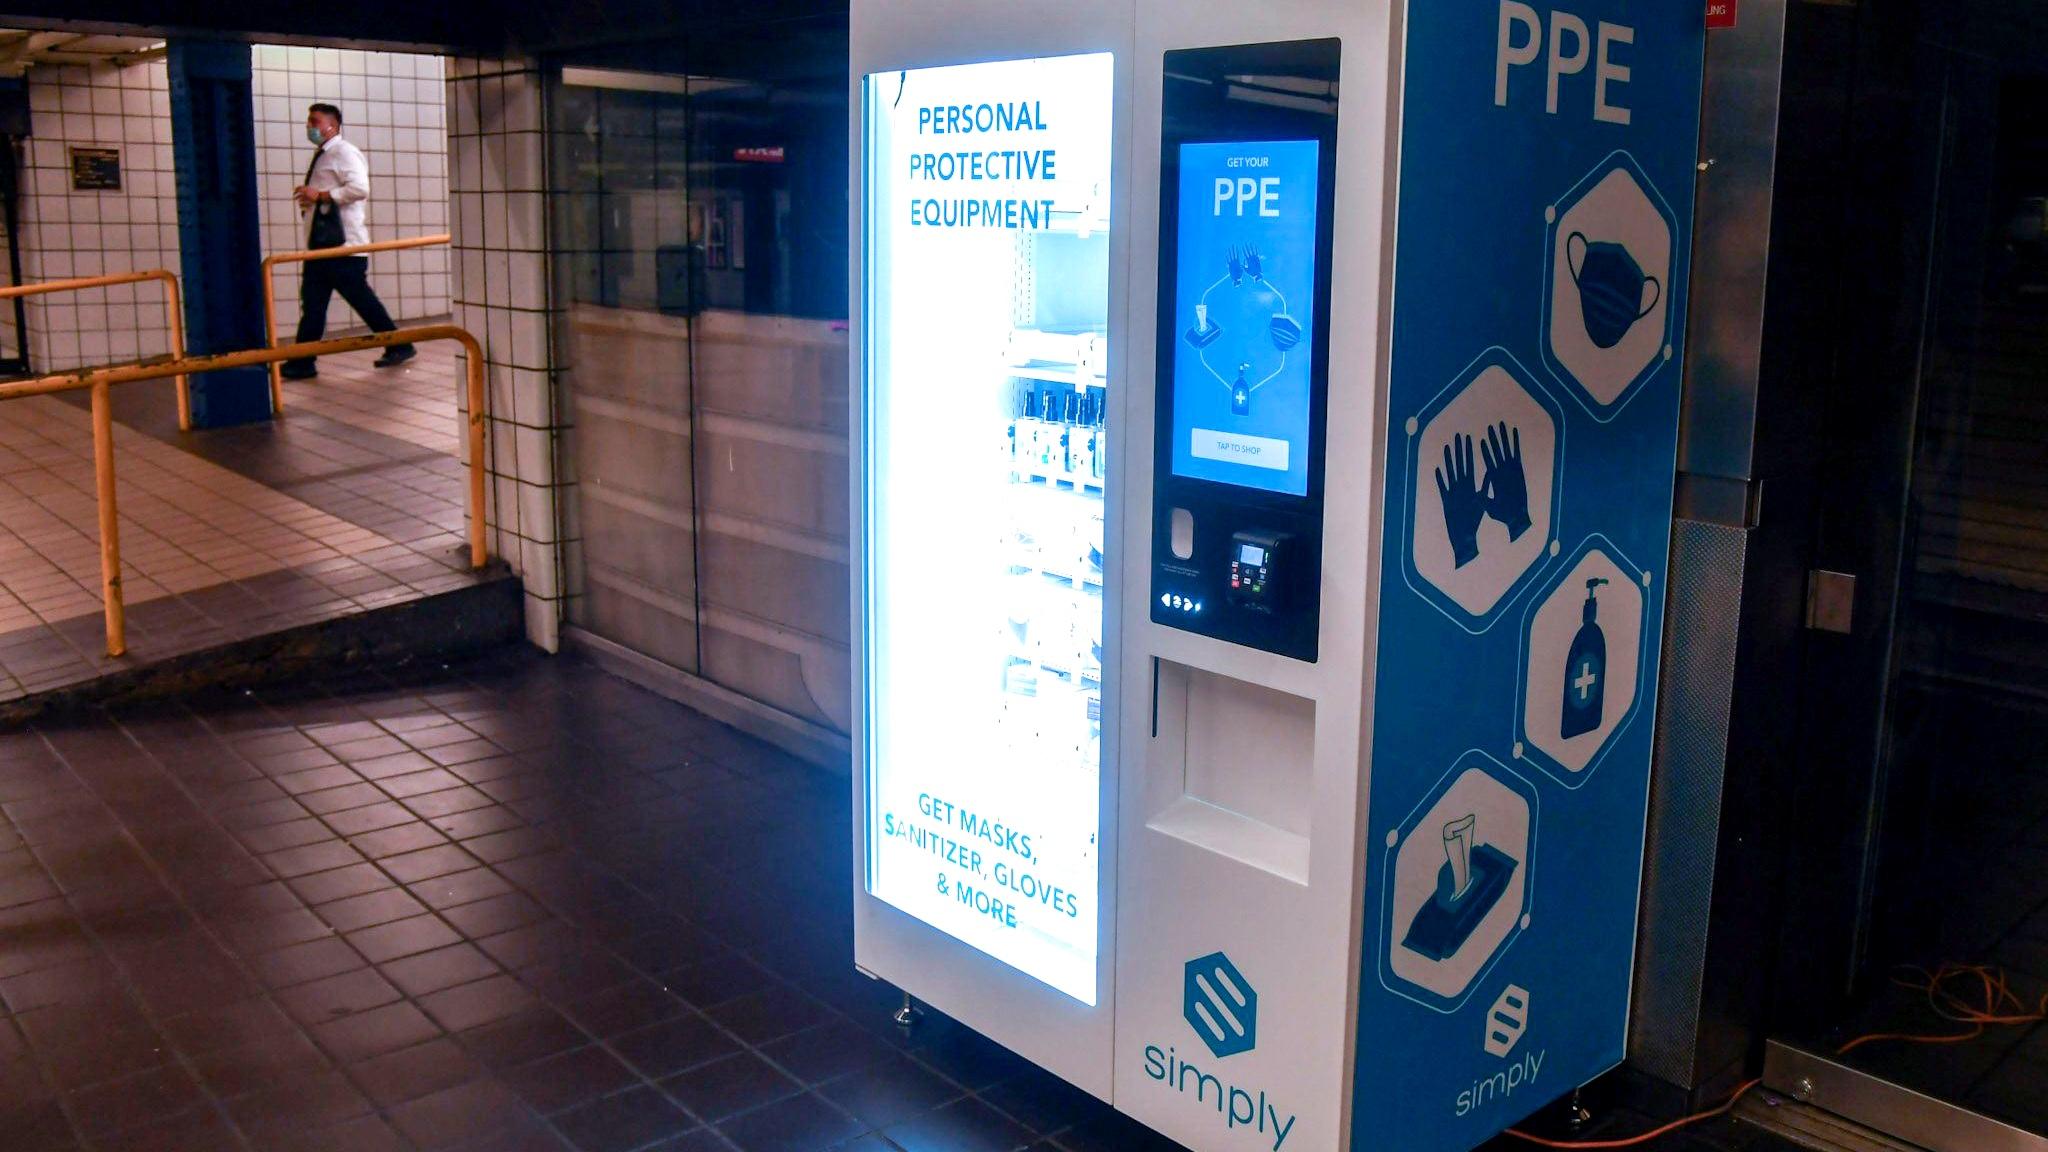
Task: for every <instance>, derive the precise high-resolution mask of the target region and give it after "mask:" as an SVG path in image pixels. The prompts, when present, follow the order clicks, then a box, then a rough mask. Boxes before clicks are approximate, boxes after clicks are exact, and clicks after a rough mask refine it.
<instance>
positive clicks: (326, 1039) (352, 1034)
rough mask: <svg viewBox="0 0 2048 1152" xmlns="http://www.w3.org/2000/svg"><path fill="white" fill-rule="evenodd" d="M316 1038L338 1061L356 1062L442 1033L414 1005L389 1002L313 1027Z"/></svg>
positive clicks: (316, 1041)
mask: <svg viewBox="0 0 2048 1152" xmlns="http://www.w3.org/2000/svg"><path fill="white" fill-rule="evenodd" d="M312 1034H313V1040H314V1042H315V1043H317V1044H319V1045H320V1047H322V1048H324V1049H326V1050H327V1052H328V1053H329V1054H330V1055H332V1056H333V1057H334V1058H335V1059H336V1060H340V1061H343V1062H344V1063H353V1062H355V1061H359V1060H369V1059H372V1058H375V1057H378V1056H382V1055H384V1054H385V1053H387V1052H396V1051H398V1050H399V1049H401V1048H409V1047H411V1046H412V1045H414V1044H420V1043H424V1042H425V1041H428V1040H431V1039H433V1038H435V1037H437V1036H439V1035H441V1029H440V1028H439V1027H437V1026H436V1025H435V1024H434V1022H433V1021H432V1020H430V1019H428V1018H427V1016H426V1014H425V1013H423V1012H421V1011H420V1010H419V1009H418V1008H415V1007H413V1006H412V1005H411V1004H407V1003H398V1004H386V1005H384V1006H383V1007H381V1008H372V1009H370V1010H369V1011H367V1012H358V1013H356V1014H355V1015H353V1016H344V1017H342V1018H340V1019H338V1020H332V1021H329V1022H328V1023H325V1024H318V1025H314V1026H313V1027H312Z"/></svg>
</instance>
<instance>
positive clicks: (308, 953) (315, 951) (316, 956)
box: [248, 936, 365, 988]
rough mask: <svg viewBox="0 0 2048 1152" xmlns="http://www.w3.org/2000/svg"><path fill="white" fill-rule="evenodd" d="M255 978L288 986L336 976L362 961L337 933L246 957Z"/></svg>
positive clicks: (275, 984)
mask: <svg viewBox="0 0 2048 1152" xmlns="http://www.w3.org/2000/svg"><path fill="white" fill-rule="evenodd" d="M248 963H249V967H250V969H251V970H253V971H254V972H255V973H256V978H257V979H259V980H261V981H263V983H264V984H266V985H268V986H269V987H271V988H289V987H291V986H292V985H295V984H305V983H308V982H310V981H314V980H321V979H325V978H326V977H329V976H338V975H340V974H341V973H343V972H350V971H354V970H355V969H357V968H361V967H363V965H364V963H365V961H364V960H363V958H362V956H361V955H360V954H358V953H357V952H356V950H355V949H353V948H351V947H349V946H348V941H346V940H343V939H341V938H340V937H338V936H330V937H327V938H326V939H323V940H310V941H307V942H306V943H304V944H294V945H292V946H290V947H288V948H279V949H277V950H275V951H272V952H265V953H263V954H262V955H259V956H252V957H250V958H249V961H248Z"/></svg>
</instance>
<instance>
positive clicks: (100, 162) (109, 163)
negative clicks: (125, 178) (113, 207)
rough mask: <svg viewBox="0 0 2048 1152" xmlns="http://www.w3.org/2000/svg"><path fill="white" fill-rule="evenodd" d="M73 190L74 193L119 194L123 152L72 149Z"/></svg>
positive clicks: (117, 150) (99, 149)
mask: <svg viewBox="0 0 2048 1152" xmlns="http://www.w3.org/2000/svg"><path fill="white" fill-rule="evenodd" d="M71 189H72V191H74V192H119V191H120V190H121V150H120V149H119V148H76V147H74V148H73V149H71Z"/></svg>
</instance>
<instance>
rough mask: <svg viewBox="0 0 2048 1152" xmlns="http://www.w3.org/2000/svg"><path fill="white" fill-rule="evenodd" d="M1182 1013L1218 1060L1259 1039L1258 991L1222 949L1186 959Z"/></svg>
mask: <svg viewBox="0 0 2048 1152" xmlns="http://www.w3.org/2000/svg"><path fill="white" fill-rule="evenodd" d="M1181 1014H1182V1015H1184V1016H1186V1017H1187V1021H1188V1027H1190V1028H1193V1029H1194V1030H1195V1035H1197V1036H1200V1037H1201V1038H1202V1043H1204V1044H1207V1045H1208V1046H1209V1051H1210V1052H1212V1053H1214V1054H1215V1056H1216V1058H1217V1059H1219V1060H1220V1059H1222V1058H1223V1057H1225V1056H1235V1055H1237V1054H1238V1053H1239V1052H1249V1051H1251V1050H1252V1048H1253V1046H1254V1045H1256V1044H1258V1042H1259V994H1258V992H1257V991H1256V990H1255V989H1253V988H1252V985H1251V981H1249V980H1246V979H1245V978H1244V975H1243V973H1240V972H1239V971H1238V970H1237V965H1235V964H1232V963H1231V962H1230V957H1228V956H1225V955H1224V954H1223V953H1221V952H1211V953H1209V954H1208V955H1207V956H1202V957H1198V958H1196V959H1193V960H1190V961H1188V962H1187V973H1186V988H1185V989H1184V992H1183V995H1182V1003H1181Z"/></svg>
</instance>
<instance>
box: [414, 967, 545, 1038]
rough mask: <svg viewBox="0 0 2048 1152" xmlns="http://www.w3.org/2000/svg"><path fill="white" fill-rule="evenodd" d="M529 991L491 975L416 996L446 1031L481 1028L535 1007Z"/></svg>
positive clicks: (515, 983)
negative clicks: (483, 978)
mask: <svg viewBox="0 0 2048 1152" xmlns="http://www.w3.org/2000/svg"><path fill="white" fill-rule="evenodd" d="M539 1003H540V1002H539V1001H538V1000H537V999H535V997H534V995H533V993H532V992H529V991H527V990H526V988H525V987H524V986H523V985H521V984H520V983H519V981H517V980H515V979H513V978H512V977H510V976H493V977H490V978H489V979H485V980H478V981H475V982H474V983H470V984H463V985H461V986H459V987H455V988H448V989H445V990H443V991H440V992H435V993H433V994H432V995H429V996H422V997H420V998H419V1004H420V1007H422V1008H424V1009H426V1011H427V1014H428V1015H430V1016H432V1017H433V1018H434V1019H435V1020H436V1021H438V1022H439V1023H440V1025H441V1026H442V1027H443V1028H446V1029H448V1030H449V1031H450V1032H463V1031H468V1030H469V1029H472V1028H481V1027H483V1026H484V1025H486V1024H493V1023H496V1022H498V1021H500V1020H504V1019H506V1018H508V1017H512V1016H516V1015H519V1014H520V1013H522V1012H524V1011H526V1010H528V1009H530V1008H534V1007H537V1006H538V1005H539Z"/></svg>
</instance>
